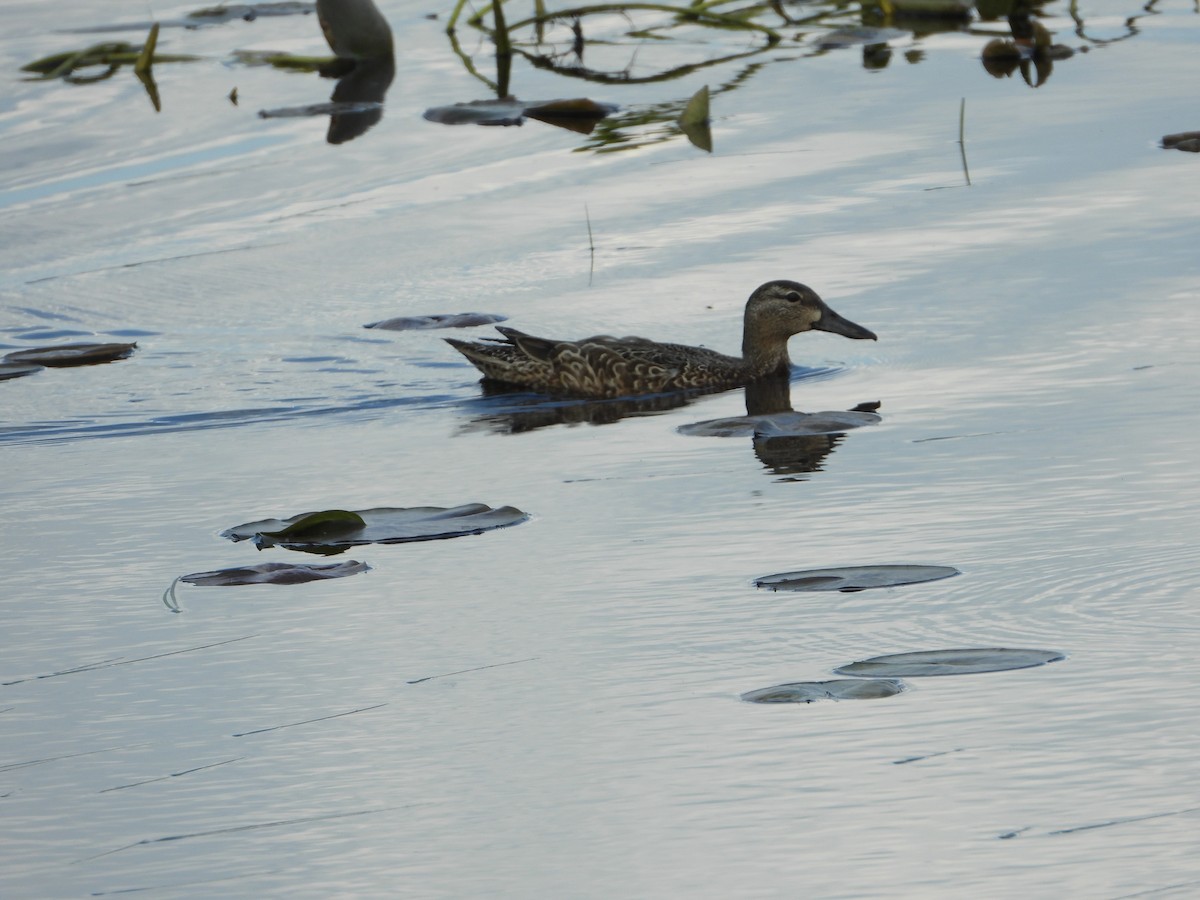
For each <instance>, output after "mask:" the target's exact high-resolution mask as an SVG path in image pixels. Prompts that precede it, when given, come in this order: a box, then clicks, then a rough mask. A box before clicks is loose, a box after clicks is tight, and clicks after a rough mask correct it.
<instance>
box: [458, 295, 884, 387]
mask: <svg viewBox="0 0 1200 900" xmlns="http://www.w3.org/2000/svg"><path fill="white" fill-rule="evenodd" d="M496 330H497V331H499V332H500V333H501V334H502V335H504V337H503V338H484V340H485V341H488V343H475V342H472V341H460V340H455V339H453V338H446V339H445V340H446V342H447V343H448V344H450V346H451V347H453V348H454V349H455V350H457V351H458V352H459V353H461V354H462V355H463V356H465V357H466V358H467V359H468V360H470V361H471V363H472V365H474V366H475V368H477V369H479V371H480V372H482V373H483V376H484V379H485V380H490V381H498V382H503V383H505V384H511V385H516V386H518V387H522V388H525V389H527V390H531V391H535V392H537V393H541V394H553V395H556V396H567V397H586V398H593V399H607V398H611V397H628V396H632V395H636V394H657V393H661V392H664V391H720V390H728V389H729V388H735V387H741V386H742V385H745V384H748V383H750V382H753V381H756V380H757V379H760V378H763V377H764V376H767V375H771V374H776V373H786V372H788V370H789V369H790V367H791V360H790V359H788V351H787V342H788V338H790V337H791V336H792V335H793V334H799V333H800V332H802V331H813V330H815V331H828V332H831V333H833V334H840V335H842V336H843V337H848V338H854V339H856V340H872V341H873V340H875V339H876V338H875V333H874V332H872V331H870V330H868V329H866V328H863V327H862V326H861V325H857V324H855V323H854V322H851V321H850V320H849V319H846V318H843V317H842V316H840V315H838V314H837V313H836V312H834V311H833V310H832V309H830V308H829V307H828V306H826V305H825V301H823V300H822V299H821V298H820V297H818V296H817V293H816V291H814V290H813V289H812V288H810V287H807V286H805V285H803V284H799V283H798V282H795V281H768V282H767V283H766V284H764V285H762V286H760V287H759V288H757V289H756V290H755V291H754V293H753V294H751V295H750V299H749V300H747V301H746V314H745V325H744V328H743V332H742V355H741V357H740V358H739V357H736V356H726V355H725V354H724V353H718V352H716V351H715V350H709V349H707V348H705V347H689V346H687V345H685V344H663V343H659V342H658V341H650V340H647V339H646V338H640V337H623V338H617V337H611V336H609V335H597V336H595V337H590V338H584V339H583V340H581V341H559V340H550V339H547V338H540V337H534V336H533V335H531V334H525V333H524V332H522V331H517V329H515V328H506V327H504V326H499V325H498V326H496Z"/></svg>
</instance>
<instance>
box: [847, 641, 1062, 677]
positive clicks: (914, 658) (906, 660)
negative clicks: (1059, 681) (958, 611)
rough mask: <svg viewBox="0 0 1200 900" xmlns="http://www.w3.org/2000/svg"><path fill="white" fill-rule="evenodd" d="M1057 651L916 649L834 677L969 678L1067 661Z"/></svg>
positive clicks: (856, 665) (854, 666)
mask: <svg viewBox="0 0 1200 900" xmlns="http://www.w3.org/2000/svg"><path fill="white" fill-rule="evenodd" d="M1066 658H1067V656H1066V654H1065V653H1060V652H1058V651H1057V650H1029V649H1012V648H1008V647H978V648H971V649H966V650H918V651H916V652H913V653H891V654H888V655H887V656H874V657H871V658H870V659H864V660H860V661H858V662H854V663H850V664H849V665H846V666H838V667H837V668H836V669H834V670H833V671H834V673H835V674H837V675H858V676H869V677H883V678H904V677H914V678H915V677H917V676H926V675H972V674H975V673H977V672H1005V671H1008V670H1010V669H1028V668H1032V667H1033V666H1044V665H1046V663H1052V662H1058V661H1059V660H1060V659H1066Z"/></svg>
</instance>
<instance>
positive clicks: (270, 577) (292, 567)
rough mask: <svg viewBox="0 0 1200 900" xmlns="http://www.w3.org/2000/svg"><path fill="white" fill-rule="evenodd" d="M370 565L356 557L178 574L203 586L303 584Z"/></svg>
mask: <svg viewBox="0 0 1200 900" xmlns="http://www.w3.org/2000/svg"><path fill="white" fill-rule="evenodd" d="M370 568H371V567H370V566H368V565H367V564H366V563H363V562H358V561H357V560H353V559H347V560H345V561H344V562H338V563H326V564H324V565H314V564H310V563H286V562H267V563H259V564H258V565H257V566H235V567H234V568H231V569H217V570H215V571H213V572H193V573H192V574H191V575H180V576H179V580H180V581H186V582H187V583H188V584H196V585H200V586H202V587H230V586H234V585H241V584H304V583H305V582H306V581H320V580H322V579H325V578H345V577H346V576H347V575H357V574H358V573H359V572H366V571H369V570H370Z"/></svg>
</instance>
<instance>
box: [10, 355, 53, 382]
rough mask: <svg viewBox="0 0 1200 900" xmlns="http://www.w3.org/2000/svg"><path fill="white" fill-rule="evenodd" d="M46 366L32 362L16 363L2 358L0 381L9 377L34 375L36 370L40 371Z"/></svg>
mask: <svg viewBox="0 0 1200 900" xmlns="http://www.w3.org/2000/svg"><path fill="white" fill-rule="evenodd" d="M44 368H45V366H38V365H34V364H32V363H14V362H4V361H3V360H0V381H7V380H8V379H9V378H20V377H21V376H22V375H32V374H33V373H34V372H40V371H42V369H44Z"/></svg>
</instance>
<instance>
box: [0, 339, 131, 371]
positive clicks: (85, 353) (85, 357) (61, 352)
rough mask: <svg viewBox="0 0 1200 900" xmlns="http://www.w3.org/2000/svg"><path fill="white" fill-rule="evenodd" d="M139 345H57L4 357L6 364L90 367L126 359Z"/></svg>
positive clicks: (20, 351)
mask: <svg viewBox="0 0 1200 900" xmlns="http://www.w3.org/2000/svg"><path fill="white" fill-rule="evenodd" d="M136 347H137V344H136V343H135V344H57V345H55V346H51V347H31V348H30V349H28V350H14V351H13V352H12V353H8V354H6V355H5V356H4V360H3V361H4V362H6V363H33V364H34V365H39V366H60V367H61V366H90V365H94V364H96V363H106V362H112V361H113V360H117V359H124V358H125V357H127V356H129V355H130V354H131V353H133V351H134V349H135V348H136Z"/></svg>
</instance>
